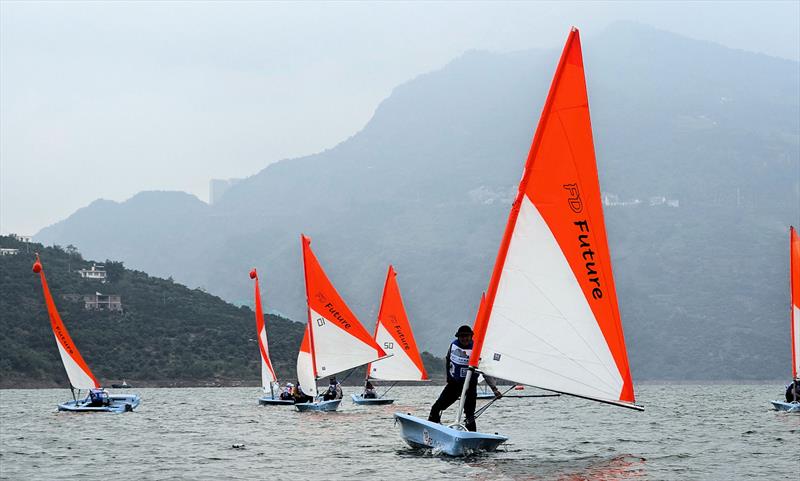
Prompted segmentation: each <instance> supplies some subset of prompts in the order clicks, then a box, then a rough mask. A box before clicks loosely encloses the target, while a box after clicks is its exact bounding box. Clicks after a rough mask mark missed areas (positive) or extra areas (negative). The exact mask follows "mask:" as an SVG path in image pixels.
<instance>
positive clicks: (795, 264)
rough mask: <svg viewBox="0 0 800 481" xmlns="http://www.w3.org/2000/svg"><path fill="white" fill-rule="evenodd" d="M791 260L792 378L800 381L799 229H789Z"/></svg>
mask: <svg viewBox="0 0 800 481" xmlns="http://www.w3.org/2000/svg"><path fill="white" fill-rule="evenodd" d="M789 239H790V241H789V242H790V244H791V247H790V250H791V259H790V260H789V263H790V268H789V270H790V276H791V279H790V285H791V289H792V314H791V315H792V377H793V378H794V379H798V373H800V237H798V235H797V229H795V228H794V227H790V228H789Z"/></svg>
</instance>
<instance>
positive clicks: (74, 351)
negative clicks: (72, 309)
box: [33, 254, 100, 389]
mask: <svg viewBox="0 0 800 481" xmlns="http://www.w3.org/2000/svg"><path fill="white" fill-rule="evenodd" d="M33 272H35V273H37V274H39V279H40V280H41V281H42V292H43V293H44V303H45V305H47V314H48V315H49V316H50V327H51V328H52V329H53V335H54V336H55V338H56V345H57V346H58V353H59V354H60V355H61V362H63V364H64V369H66V371H67V377H68V378H69V383H70V385H71V386H72V387H75V388H78V389H92V388H99V387H100V383H98V382H97V379H96V378H95V377H94V374H92V371H91V369H89V366H88V365H87V364H86V361H84V360H83V356H81V353H80V352H78V347H77V346H75V343H74V342H72V338H71V337H70V335H69V332H68V331H67V326H65V325H64V322H63V321H62V320H61V316H59V314H58V310H57V309H56V304H55V302H53V296H52V295H50V288H49V287H48V286H47V278H46V277H45V275H44V269H43V268H42V262H41V261H40V260H39V255H38V254H37V255H36V262H34V263H33Z"/></svg>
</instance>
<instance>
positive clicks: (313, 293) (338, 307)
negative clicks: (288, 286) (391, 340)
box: [295, 235, 386, 411]
mask: <svg viewBox="0 0 800 481" xmlns="http://www.w3.org/2000/svg"><path fill="white" fill-rule="evenodd" d="M301 241H302V244H303V269H304V272H305V281H306V300H307V303H308V324H307V325H306V331H305V334H304V335H303V342H302V344H301V345H300V351H299V352H298V354H297V380H298V384H299V388H300V389H301V390H302V391H303V392H304V393H305V394H306V395H308V396H311V398H312V399H317V395H318V394H319V393H318V391H317V380H319V379H321V378H323V377H330V376H335V375H336V374H338V373H340V372H343V371H348V370H350V369H353V368H355V367H358V366H363V365H364V364H367V363H370V362H372V361H376V360H378V359H382V358H383V357H385V356H386V353H385V352H384V350H383V349H382V348H381V347H380V346H378V345H377V344H376V343H375V341H374V340H373V339H372V337H370V335H369V333H368V332H367V330H366V329H364V326H362V325H361V323H360V322H359V321H358V319H357V318H356V316H355V314H353V312H352V311H351V310H350V308H349V307H347V304H345V302H344V300H343V299H342V297H341V296H340V295H339V293H338V292H336V289H335V288H334V287H333V284H332V283H331V281H330V280H329V279H328V276H327V275H325V272H324V271H323V270H322V266H321V265H320V263H319V261H318V260H317V258H316V256H315V255H314V252H313V251H312V250H311V239H309V238H308V237H306V236H304V235H303V236H301ZM341 401H342V400H341V398H339V399H331V400H321V401H317V402H307V403H297V404H295V407H296V408H297V410H298V411H335V410H336V409H337V408H338V407H339V403H341Z"/></svg>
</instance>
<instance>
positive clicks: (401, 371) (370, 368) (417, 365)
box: [351, 266, 428, 405]
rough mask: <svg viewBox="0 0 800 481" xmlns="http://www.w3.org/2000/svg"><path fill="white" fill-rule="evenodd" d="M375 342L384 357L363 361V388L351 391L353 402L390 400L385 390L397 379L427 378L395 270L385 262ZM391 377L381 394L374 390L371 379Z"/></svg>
mask: <svg viewBox="0 0 800 481" xmlns="http://www.w3.org/2000/svg"><path fill="white" fill-rule="evenodd" d="M374 339H375V343H376V344H378V345H379V346H381V347H382V348H383V350H384V351H385V352H386V354H387V356H388V357H387V358H385V359H382V360H380V361H375V362H372V363H369V364H368V365H367V376H366V379H365V380H364V383H365V388H364V392H363V393H361V394H352V395H351V396H352V398H353V402H354V403H356V404H361V405H382V404H391V403H393V402H394V399H391V398H388V397H386V394H387V393H388V392H389V390H391V389H392V388H393V387H394V386H395V384H397V383H398V382H400V381H427V380H428V373H427V372H426V371H425V366H424V365H423V364H422V357H421V356H420V355H419V349H417V343H416V341H415V340H414V333H413V332H412V331H411V324H410V323H409V322H408V315H407V314H406V309H405V306H403V298H402V297H401V296H400V287H399V286H398V285H397V272H395V270H394V267H392V266H389V272H388V273H387V274H386V283H385V284H384V286H383V297H382V298H381V307H380V310H379V311H378V320H377V322H376V323H375V334H374ZM373 380H375V381H393V383H392V384H391V385H390V386H389V388H387V389H386V391H384V392H383V393H382V394H378V393H377V392H375V389H374V387H373V388H372V389H369V387H370V386H372V381H373Z"/></svg>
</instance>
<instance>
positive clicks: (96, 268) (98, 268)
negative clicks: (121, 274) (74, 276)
mask: <svg viewBox="0 0 800 481" xmlns="http://www.w3.org/2000/svg"><path fill="white" fill-rule="evenodd" d="M78 274H80V275H81V277H83V278H84V279H96V280H99V281H100V282H105V281H106V278H107V274H106V267H105V266H103V265H99V264H95V263H92V267H91V269H81V270H79V271H78Z"/></svg>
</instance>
